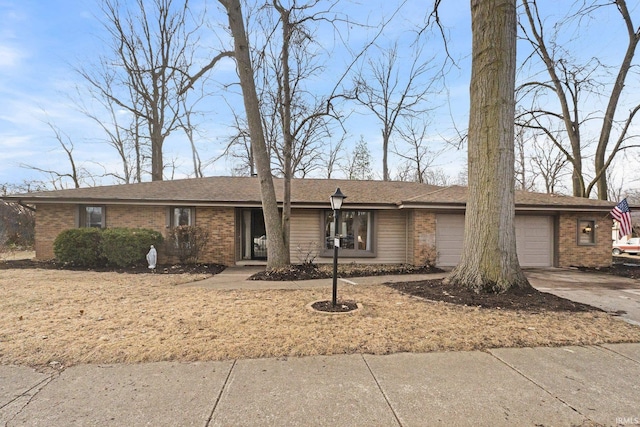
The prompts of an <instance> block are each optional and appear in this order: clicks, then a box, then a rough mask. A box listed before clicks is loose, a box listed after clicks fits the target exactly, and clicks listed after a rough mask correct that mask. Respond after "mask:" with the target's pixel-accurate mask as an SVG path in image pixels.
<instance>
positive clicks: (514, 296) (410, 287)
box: [385, 279, 602, 313]
mask: <svg viewBox="0 0 640 427" xmlns="http://www.w3.org/2000/svg"><path fill="white" fill-rule="evenodd" d="M385 285H386V286H389V287H390V288H393V289H396V290H398V291H400V292H402V293H404V294H408V295H412V296H415V297H420V298H424V299H428V300H431V301H444V302H448V303H452V304H458V305H466V306H470V307H481V308H490V309H494V310H518V311H526V312H530V313H541V312H548V311H569V312H587V311H602V310H600V309H599V308H596V307H592V306H590V305H586V304H580V303H577V302H573V301H569V300H567V299H564V298H561V297H558V296H556V295H552V294H548V293H546V292H540V291H538V290H536V289H534V288H531V289H527V290H521V289H510V290H509V291H507V292H504V293H501V294H488V293H481V294H477V293H475V292H474V291H472V290H470V289H468V288H465V287H463V286H454V285H450V284H445V283H444V281H443V280H442V279H438V280H423V281H417V282H396V283H385Z"/></svg>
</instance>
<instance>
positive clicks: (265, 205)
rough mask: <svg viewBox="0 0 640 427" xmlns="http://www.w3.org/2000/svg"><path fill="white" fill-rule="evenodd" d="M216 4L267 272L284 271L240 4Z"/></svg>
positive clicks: (285, 254) (236, 0) (233, 0)
mask: <svg viewBox="0 0 640 427" xmlns="http://www.w3.org/2000/svg"><path fill="white" fill-rule="evenodd" d="M219 1H220V3H221V4H222V5H223V6H224V7H225V9H226V10H227V16H228V17H229V28H230V30H231V34H232V35H233V40H234V48H235V49H234V50H235V58H236V65H237V69H238V75H239V77H240V86H241V88H242V95H243V99H244V107H245V110H246V114H247V123H248V125H249V133H250V137H251V151H252V154H253V158H254V160H255V164H256V169H257V172H258V180H259V181H260V193H261V197H262V210H263V213H264V223H265V228H266V232H267V268H268V269H273V268H279V267H284V266H286V265H288V264H289V263H290V262H289V251H288V250H287V248H286V246H285V244H284V240H283V235H282V223H281V222H280V214H279V212H278V204H277V201H276V193H275V188H274V185H273V177H272V175H271V163H270V159H269V152H268V150H267V144H266V143H265V139H264V131H263V128H262V120H261V116H260V107H259V104H258V95H257V92H256V85H255V80H254V76H253V67H252V65H251V57H250V54H249V42H248V40H247V34H246V32H245V29H244V21H243V17H242V10H241V8H240V0H219Z"/></svg>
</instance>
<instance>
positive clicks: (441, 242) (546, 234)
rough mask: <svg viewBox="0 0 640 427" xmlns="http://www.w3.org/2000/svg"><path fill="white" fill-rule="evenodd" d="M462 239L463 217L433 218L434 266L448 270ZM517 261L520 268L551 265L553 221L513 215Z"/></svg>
mask: <svg viewBox="0 0 640 427" xmlns="http://www.w3.org/2000/svg"><path fill="white" fill-rule="evenodd" d="M463 238H464V216H463V215H438V216H437V217H436V249H437V251H438V265H439V266H442V267H452V266H455V265H457V264H458V262H459V261H460V253H461V252H462V241H463ZM516 242H517V243H516V244H517V249H518V260H519V261H520V265H522V266H523V267H549V266H551V265H553V222H552V220H551V217H550V216H527V215H516Z"/></svg>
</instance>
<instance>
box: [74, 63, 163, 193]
mask: <svg viewBox="0 0 640 427" xmlns="http://www.w3.org/2000/svg"><path fill="white" fill-rule="evenodd" d="M101 73H102V77H103V85H104V86H103V87H105V88H106V89H107V90H108V91H109V92H112V88H111V87H110V86H111V85H112V83H113V79H112V76H111V73H112V70H109V69H101ZM88 95H89V96H88V98H89V99H90V100H92V101H95V103H97V104H98V105H99V106H100V107H101V113H102V114H99V113H98V112H95V111H94V110H93V109H92V108H91V107H89V105H87V102H86V100H85V92H84V91H83V88H80V87H78V88H77V95H76V98H75V99H74V100H73V102H74V103H75V104H76V106H77V108H78V109H79V111H80V112H81V113H82V114H84V115H85V116H86V117H88V118H89V119H91V120H92V121H93V122H94V123H96V124H97V125H98V127H100V129H102V131H103V132H104V135H105V139H104V142H105V143H106V144H107V145H109V146H111V147H112V148H113V149H114V150H115V151H116V153H117V155H118V158H119V159H120V162H121V169H120V171H114V170H105V173H104V175H105V176H111V177H113V178H115V179H116V180H118V181H120V182H122V183H124V184H129V183H132V182H142V172H143V168H144V167H145V166H146V164H147V161H148V160H149V159H150V154H151V153H150V147H149V144H148V139H146V138H145V137H144V135H141V134H140V126H141V120H140V117H139V116H136V115H134V114H131V113H130V112H129V111H126V112H124V114H123V112H122V109H121V108H120V107H119V106H118V105H117V104H116V103H114V102H113V100H112V99H111V98H107V97H104V96H102V94H101V93H98V92H96V91H95V90H94V88H91V87H89V88H88ZM132 95H135V94H132Z"/></svg>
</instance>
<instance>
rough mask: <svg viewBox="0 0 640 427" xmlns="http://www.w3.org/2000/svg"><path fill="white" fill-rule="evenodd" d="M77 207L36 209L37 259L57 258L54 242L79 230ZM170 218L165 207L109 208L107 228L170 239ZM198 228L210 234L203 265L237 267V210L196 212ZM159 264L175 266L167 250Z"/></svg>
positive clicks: (221, 209) (58, 206) (161, 255)
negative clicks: (136, 230)
mask: <svg viewBox="0 0 640 427" xmlns="http://www.w3.org/2000/svg"><path fill="white" fill-rule="evenodd" d="M77 215H78V205H63V204H60V205H58V204H55V205H54V204H51V205H50V204H41V205H39V206H37V207H36V245H35V246H36V258H37V259H41V260H46V259H52V258H54V253H53V242H54V240H55V238H56V236H57V235H58V234H59V233H60V232H61V231H63V230H67V229H70V228H75V227H77V220H76V218H77ZM167 215H168V209H167V207H165V206H132V205H107V206H106V226H107V227H108V228H115V227H128V228H149V229H151V230H155V231H158V232H160V233H162V235H163V236H164V237H165V238H166V237H167V232H168V229H167V224H168V220H167ZM195 225H198V226H202V227H204V228H205V229H206V230H207V231H208V232H209V244H208V245H207V247H205V249H204V253H203V254H202V255H201V257H200V261H201V262H204V263H218V264H224V265H233V264H235V239H234V235H235V211H234V208H231V207H224V208H214V207H211V208H209V207H203V208H196V212H195ZM158 260H159V263H167V262H176V261H177V259H176V258H175V257H172V256H169V255H167V253H166V250H165V248H158Z"/></svg>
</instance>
